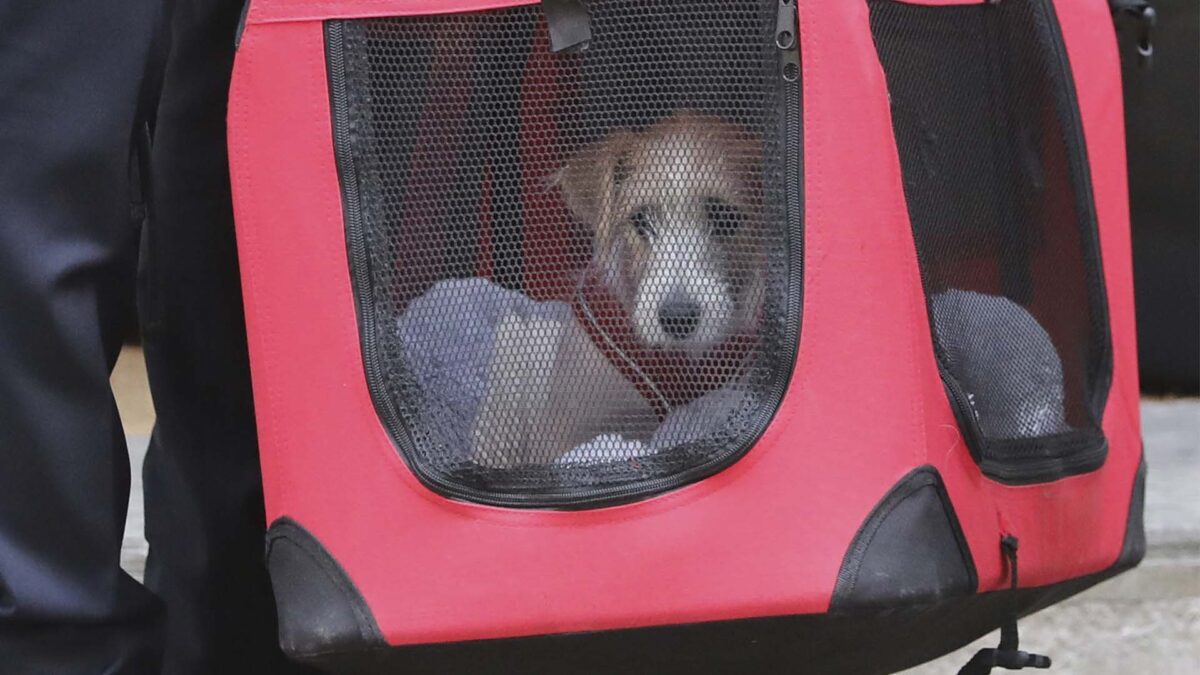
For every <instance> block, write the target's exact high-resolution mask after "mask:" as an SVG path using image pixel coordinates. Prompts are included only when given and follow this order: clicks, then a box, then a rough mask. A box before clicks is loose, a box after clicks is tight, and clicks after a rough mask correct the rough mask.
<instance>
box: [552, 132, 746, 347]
mask: <svg viewBox="0 0 1200 675" xmlns="http://www.w3.org/2000/svg"><path fill="white" fill-rule="evenodd" d="M761 152H762V151H761V146H760V144H759V143H758V142H757V141H756V139H755V138H754V137H753V136H752V135H751V134H749V133H747V132H746V131H745V130H743V129H741V128H739V127H737V126H736V125H734V124H731V123H729V122H726V121H724V120H721V119H719V118H716V117H712V116H708V115H703V114H700V113H695V112H678V113H675V114H674V115H672V116H671V117H669V118H667V119H665V120H663V121H661V122H659V123H658V124H655V125H654V126H651V127H649V128H648V129H646V130H644V131H640V132H633V131H618V132H616V133H614V134H612V135H610V136H609V137H608V138H606V139H604V140H602V141H599V142H597V143H595V144H593V145H591V146H589V147H586V148H584V149H583V150H582V151H580V152H579V153H577V154H576V155H575V156H574V157H572V158H571V159H570V160H569V161H568V162H567V164H566V166H564V167H563V168H562V169H561V170H560V171H559V172H558V173H557V174H556V175H555V176H554V179H553V182H554V183H555V184H556V185H558V187H559V189H560V190H561V191H562V194H563V199H564V201H565V202H566V204H567V207H568V208H569V209H570V210H571V212H572V214H573V215H574V216H575V218H576V219H578V220H579V221H581V222H582V223H584V224H586V225H587V226H588V227H590V228H591V230H592V232H593V239H594V246H593V255H592V265H593V271H594V272H595V274H594V275H593V276H594V277H595V278H597V279H599V280H601V281H602V282H603V283H604V284H606V285H607V286H608V288H609V289H610V291H611V292H612V293H613V294H614V295H615V296H616V297H617V298H618V299H619V300H620V301H621V303H622V304H623V305H624V306H625V308H626V311H627V313H628V314H629V316H630V318H631V323H632V324H633V327H634V329H635V330H636V332H637V335H638V338H639V339H640V340H641V341H642V342H644V343H646V344H648V345H652V346H656V347H664V348H675V349H682V350H685V351H690V352H702V351H704V350H706V349H708V348H709V347H711V346H713V345H715V344H717V343H719V342H721V341H722V340H724V339H725V338H727V337H729V336H730V335H733V334H736V333H739V332H744V331H747V330H749V329H750V328H751V327H752V326H751V325H750V324H751V323H752V322H753V321H754V320H755V319H756V318H757V313H758V309H759V304H760V303H761V298H762V294H763V276H764V270H763V266H764V265H765V260H764V252H763V247H764V245H765V239H764V226H763V223H762V204H761V201H762V197H761V187H760V185H761V183H760V181H761V179H760V176H759V170H760V169H759V167H760V162H761Z"/></svg>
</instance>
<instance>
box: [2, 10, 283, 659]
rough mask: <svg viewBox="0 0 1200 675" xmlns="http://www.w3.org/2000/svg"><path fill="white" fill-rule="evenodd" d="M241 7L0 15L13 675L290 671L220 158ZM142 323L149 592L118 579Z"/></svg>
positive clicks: (6, 609) (7, 603)
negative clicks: (127, 379)
mask: <svg viewBox="0 0 1200 675" xmlns="http://www.w3.org/2000/svg"><path fill="white" fill-rule="evenodd" d="M241 4H242V2H241V0H173V1H172V0H120V1H119V2H96V1H95V0H92V1H90V2H87V1H83V0H0V673H3V674H4V675H9V674H17V673H20V674H24V673H39V674H40V673H46V674H49V675H69V674H73V673H81V674H87V675H94V674H100V673H206V674H207V673H214V674H219V675H225V674H229V673H263V674H269V675H274V674H275V673H287V672H292V671H295V670H297V669H296V668H295V667H292V666H289V665H288V664H287V663H286V662H285V661H284V660H283V657H282V655H281V653H280V652H279V649H278V647H277V641H276V623H275V614H274V604H273V600H272V597H271V592H270V586H269V582H268V579H267V575H266V571H265V569H264V566H263V563H262V550H263V531H264V514H263V503H262V487H261V483H260V474H259V468H258V457H257V448H256V445H255V428H254V417H253V408H252V401H251V396H250V388H249V371H248V366H247V358H246V346H245V328H244V324H243V319H242V306H241V296H240V289H239V286H238V271H237V260H236V256H235V249H234V236H233V220H232V213H231V206H230V196H229V177H228V169H227V158H226V153H225V106H226V92H227V88H228V84H229V76H230V68H231V65H232V59H233V53H234V46H233V41H234V34H235V32H236V26H237V22H238V17H239V14H240V11H241ZM135 298H136V301H135ZM135 316H137V317H139V318H140V321H137V322H135V321H134V317H135ZM135 323H136V324H140V327H141V331H142V340H143V344H144V346H145V353H146V358H147V365H148V368H149V374H150V380H151V389H152V392H153V395H154V402H155V407H156V409H157V423H156V427H155V430H154V434H153V437H152V440H151V446H150V450H149V453H148V455H147V458H146V465H145V470H144V476H143V480H144V485H145V498H146V535H147V537H148V539H149V541H150V557H149V559H148V561H147V568H146V580H145V585H144V586H143V585H142V584H140V583H138V582H137V581H136V580H134V579H133V578H131V577H129V576H128V575H127V574H125V573H124V572H122V571H121V569H120V567H119V565H118V561H119V554H120V547H121V539H122V530H123V526H124V522H125V514H126V508H127V505H128V500H129V482H130V481H129V479H130V477H129V470H130V469H129V459H128V456H127V452H126V447H125V441H124V434H123V432H122V429H121V425H120V422H119V420H118V418H117V413H116V408H115V405H114V402H113V396H112V392H111V390H110V388H109V382H108V378H109V373H110V371H111V369H112V366H113V363H114V361H115V359H116V357H117V353H118V351H119V349H120V346H121V344H122V341H123V339H124V338H126V337H128V335H129V334H130V331H131V329H132V327H133V326H134V325H135Z"/></svg>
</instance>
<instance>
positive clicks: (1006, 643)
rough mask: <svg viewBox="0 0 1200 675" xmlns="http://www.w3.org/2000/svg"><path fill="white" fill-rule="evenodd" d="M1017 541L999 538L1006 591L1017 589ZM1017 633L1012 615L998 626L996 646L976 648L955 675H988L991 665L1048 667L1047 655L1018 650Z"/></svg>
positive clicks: (1014, 618)
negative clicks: (1003, 559)
mask: <svg viewBox="0 0 1200 675" xmlns="http://www.w3.org/2000/svg"><path fill="white" fill-rule="evenodd" d="M1019 544H1020V542H1019V541H1018V540H1017V538H1016V537H1014V536H1013V535H1011V534H1006V535H1004V536H1003V537H1001V538H1000V550H1001V552H1002V553H1003V554H1004V558H1005V560H1007V561H1008V571H1009V586H1008V588H1009V590H1010V591H1015V590H1017V547H1018V545H1019ZM1020 641H1021V638H1020V635H1019V634H1018V633H1017V619H1016V617H1015V616H1014V617H1013V618H1012V619H1010V620H1009V621H1008V622H1007V623H1005V624H1004V625H1003V626H1001V627H1000V645H999V646H997V647H988V648H986V649H980V650H979V651H978V652H976V653H975V656H973V657H971V660H970V661H968V662H967V665H965V666H963V667H962V669H961V670H959V671H958V675H988V673H991V672H992V669H993V668H1004V669H1006V670H1021V669H1023V668H1049V667H1050V657H1048V656H1042V655H1041V654H1031V653H1029V652H1023V651H1021V650H1020V649H1018V646H1019V645H1020Z"/></svg>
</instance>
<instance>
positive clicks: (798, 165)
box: [325, 0, 804, 510]
mask: <svg viewBox="0 0 1200 675" xmlns="http://www.w3.org/2000/svg"><path fill="white" fill-rule="evenodd" d="M796 1H797V0H779V6H778V14H777V19H776V31H775V33H774V34H773V36H772V38H771V39H772V40H773V41H774V43H775V47H776V48H777V49H778V51H779V53H780V59H779V69H778V72H779V77H780V78H781V79H782V80H783V81H784V85H783V89H784V94H783V97H782V98H783V101H782V103H781V105H780V108H781V111H782V120H781V122H782V125H783V127H784V128H783V129H782V130H781V135H782V136H783V137H784V147H785V150H784V154H785V157H784V166H785V172H786V176H785V181H786V183H785V186H784V190H785V202H786V211H787V213H786V225H787V232H788V243H789V251H788V256H789V270H788V272H789V279H788V293H787V295H788V297H787V310H786V311H787V320H786V326H785V331H784V332H785V336H784V341H785V344H786V345H787V353H786V354H784V355H783V357H784V359H785V363H787V364H788V365H787V371H786V372H785V373H780V376H779V377H778V378H777V379H776V382H775V383H774V385H773V386H772V388H771V392H770V395H769V396H767V397H766V400H767V401H769V402H773V405H764V406H761V407H760V412H759V417H758V419H757V420H756V422H755V423H754V424H753V425H751V426H752V428H755V429H757V430H758V433H757V434H755V436H754V437H752V438H747V439H746V440H745V442H744V443H743V444H742V447H740V448H738V449H737V451H735V452H730V453H727V454H725V455H723V456H721V457H719V458H717V459H714V460H713V461H710V462H707V463H705V464H702V465H699V466H695V467H692V468H691V469H688V470H686V471H682V472H680V473H677V474H675V475H672V476H668V477H664V478H658V479H654V480H651V481H643V482H638V483H637V484H635V485H630V486H628V487H616V488H598V489H581V490H574V491H564V492H560V493H550V494H500V493H497V492H494V491H482V490H476V489H474V488H469V487H465V486H462V485H458V484H455V483H451V482H448V481H445V480H443V479H442V478H440V477H438V476H436V475H431V474H429V473H428V472H425V471H423V470H422V469H421V468H420V467H419V466H418V463H417V462H413V461H410V458H411V457H412V456H413V455H414V454H415V452H414V451H415V448H414V447H413V442H412V439H411V437H410V436H409V434H408V432H407V430H406V429H405V425H404V422H403V420H402V419H401V416H400V414H399V412H398V411H397V410H396V409H395V405H394V403H393V402H392V401H391V399H390V397H389V396H388V395H387V394H386V390H387V387H386V386H385V382H384V378H383V375H382V372H381V371H380V365H379V360H378V356H376V354H377V352H378V348H377V342H378V338H377V337H376V332H375V326H376V317H375V313H374V310H373V308H372V307H371V303H370V297H369V296H370V287H371V286H370V283H371V275H370V269H369V265H370V260H369V256H368V255H367V246H366V240H365V236H364V234H363V227H362V219H361V210H360V204H359V187H358V176H357V173H356V171H355V166H354V157H353V153H352V151H351V147H350V131H349V119H348V118H349V114H348V102H347V95H346V71H345V45H344V42H343V40H344V35H343V30H344V29H343V26H342V23H341V22H339V21H329V22H327V23H326V29H325V36H326V58H327V59H328V62H329V85H330V98H331V101H332V104H333V115H332V117H333V119H332V121H333V135H334V144H335V160H336V163H337V167H338V172H339V177H340V179H341V183H342V186H343V187H342V193H343V200H344V204H343V207H344V212H345V218H346V239H347V247H348V249H349V251H348V255H349V258H350V267H351V280H352V282H353V290H354V294H355V298H356V302H357V304H358V321H359V331H360V334H361V340H362V353H363V368H364V371H365V376H366V380H367V387H368V390H369V391H370V392H371V398H372V401H373V403H374V405H375V410H376V413H377V414H378V415H379V417H380V420H381V421H382V422H383V424H384V427H385V428H386V429H387V430H388V432H389V436H391V437H392V439H393V441H394V442H395V443H396V444H397V445H398V446H400V450H401V452H400V455H401V457H402V458H403V459H404V460H405V462H406V464H408V466H409V468H410V470H412V472H413V475H414V476H416V477H417V479H418V480H420V481H421V482H422V483H423V484H425V485H426V486H427V487H429V488H430V489H431V490H434V491H435V492H437V493H439V494H442V495H444V496H448V497H451V498H455V499H462V500H465V501H469V502H475V503H483V504H490V505H493V506H502V507H523V508H539V509H556V510H581V509H589V508H599V507H603V506H615V505H618V504H624V503H628V502H632V501H636V500H638V499H641V498H644V497H649V496H653V495H656V494H660V493H663V492H667V491H669V490H673V489H675V488H679V487H682V486H684V485H687V484H689V483H692V482H695V481H697V480H701V479H703V478H706V477H708V476H711V475H713V474H716V473H718V472H720V471H721V470H723V469H725V468H728V467H729V466H731V465H732V464H733V463H734V462H736V461H737V460H739V459H741V458H742V457H743V456H744V455H745V454H746V452H747V451H748V450H749V449H750V448H751V447H753V446H754V444H755V443H757V442H758V439H759V438H760V437H761V436H762V434H763V433H764V432H765V431H766V429H767V426H768V425H769V424H770V421H771V419H772V418H773V417H774V416H775V414H776V413H777V412H778V409H779V406H780V403H781V402H782V400H783V396H784V393H785V392H786V390H787V386H788V383H789V382H790V381H791V377H792V371H793V370H794V368H795V362H796V355H797V351H798V349H799V344H798V343H799V338H800V320H801V317H800V312H801V298H802V282H803V268H802V267H801V265H802V261H803V253H802V246H803V241H804V238H803V235H804V232H803V212H802V209H803V201H802V200H803V189H802V186H803V180H804V177H803V140H802V123H803V120H802V117H801V104H802V101H801V90H800V84H799V80H800V51H799V39H798V37H797V33H796V31H797V30H798V23H797V22H798V12H797V9H796ZM781 29H782V30H781ZM781 32H789V33H790V36H791V40H790V41H789V40H787V39H786V38H785V36H783V35H782V34H781Z"/></svg>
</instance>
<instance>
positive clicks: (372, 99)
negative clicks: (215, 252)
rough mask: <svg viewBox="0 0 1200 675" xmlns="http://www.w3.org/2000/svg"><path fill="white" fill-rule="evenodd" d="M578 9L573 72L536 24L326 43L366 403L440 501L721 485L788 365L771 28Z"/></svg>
mask: <svg viewBox="0 0 1200 675" xmlns="http://www.w3.org/2000/svg"><path fill="white" fill-rule="evenodd" d="M590 4H591V30H592V39H591V41H590V44H589V45H588V47H587V49H585V50H583V51H578V52H573V53H553V52H551V51H550V50H549V46H548V38H547V26H546V19H545V17H544V15H543V13H542V10H541V8H540V7H538V6H536V5H534V6H526V7H517V8H512V9H503V10H496V11H488V12H481V13H471V14H455V15H446V16H430V17H412V18H387V19H368V20H354V21H345V22H339V23H333V24H330V25H329V26H328V28H327V35H328V50H329V56H330V72H331V83H332V91H333V99H334V117H335V123H334V124H335V134H336V143H337V150H338V161H339V170H340V173H341V178H342V183H343V190H344V193H345V195H344V196H345V202H346V211H347V222H348V227H347V230H348V239H349V243H350V251H351V266H352V270H351V271H352V274H353V275H354V280H355V290H356V293H357V294H358V296H359V311H360V321H361V323H362V329H363V332H364V334H363V346H364V357H365V360H366V365H367V371H368V373H367V374H368V379H369V380H370V383H371V386H372V390H373V394H374V396H375V401H376V406H377V408H378V409H379V411H380V413H381V414H382V415H383V417H384V418H385V421H386V422H387V424H388V426H389V428H390V430H391V431H392V433H393V436H394V437H395V439H396V441H397V444H398V446H399V447H400V449H401V451H402V453H403V454H404V456H405V458H406V459H407V461H408V462H409V464H410V465H411V466H412V467H413V468H414V469H415V470H416V472H417V473H418V475H420V476H421V477H422V478H423V479H424V480H425V482H426V483H427V484H430V485H431V486H432V487H434V489H437V490H439V491H442V492H445V493H448V494H451V495H453V496H458V497H462V498H466V499H472V500H477V501H484V502H488V503H499V504H505V505H529V506H580V505H589V504H596V503H601V502H603V503H611V502H613V501H619V500H625V499H630V498H633V497H635V496H641V495H644V494H648V493H652V492H655V491H658V490H661V489H667V488H670V487H675V486H677V485H679V484H682V483H684V482H688V481H690V480H695V479H698V478H700V477H703V476H706V475H709V474H711V473H712V472H714V471H716V470H718V469H719V468H721V467H722V466H725V465H726V464H728V463H729V462H730V461H733V459H736V457H737V456H740V453H742V452H744V451H745V450H746V448H748V447H749V445H750V444H751V443H752V442H753V440H754V439H755V438H757V436H758V435H759V434H760V433H761V432H762V430H763V429H764V428H765V425H766V423H767V421H768V420H769V417H770V416H771V415H772V414H773V413H774V411H775V408H776V407H777V405H778V402H779V399H780V398H781V396H782V392H783V389H784V388H785V386H786V381H787V378H788V377H789V375H790V371H791V366H792V362H793V361H794V354H795V349H796V345H795V342H796V339H797V333H798V329H797V322H798V321H799V316H798V313H799V279H800V277H799V274H800V269H799V262H798V256H799V239H798V234H799V233H798V229H799V214H798V212H797V209H798V204H797V201H798V197H797V196H796V195H795V194H791V195H789V194H788V192H789V190H798V184H799V180H800V177H799V175H798V174H797V175H795V176H792V177H791V180H790V181H785V175H784V174H785V167H786V166H787V162H788V157H787V152H786V151H787V148H788V147H793V146H795V145H796V143H798V141H796V139H797V138H798V136H796V135H798V134H799V119H798V110H796V109H795V108H796V107H797V104H795V103H792V101H793V99H794V98H795V97H798V93H796V92H789V91H788V89H787V88H788V87H793V88H795V87H797V85H796V84H795V83H794V82H789V81H788V80H789V79H790V80H794V79H795V71H794V70H793V71H791V72H789V73H788V77H787V78H785V77H784V75H783V71H784V65H783V63H784V60H783V59H782V58H781V51H780V50H779V49H778V48H777V47H776V46H775V36H774V29H775V23H776V19H777V11H776V8H777V3H776V2H766V3H763V2H757V3H756V2H740V3H729V2H723V1H718V0H706V1H702V2H686V3H685V2H682V1H675V0H605V1H603V2H593V3H590ZM789 134H791V136H789ZM793 159H794V161H798V159H795V158H793ZM789 204H791V206H789Z"/></svg>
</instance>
